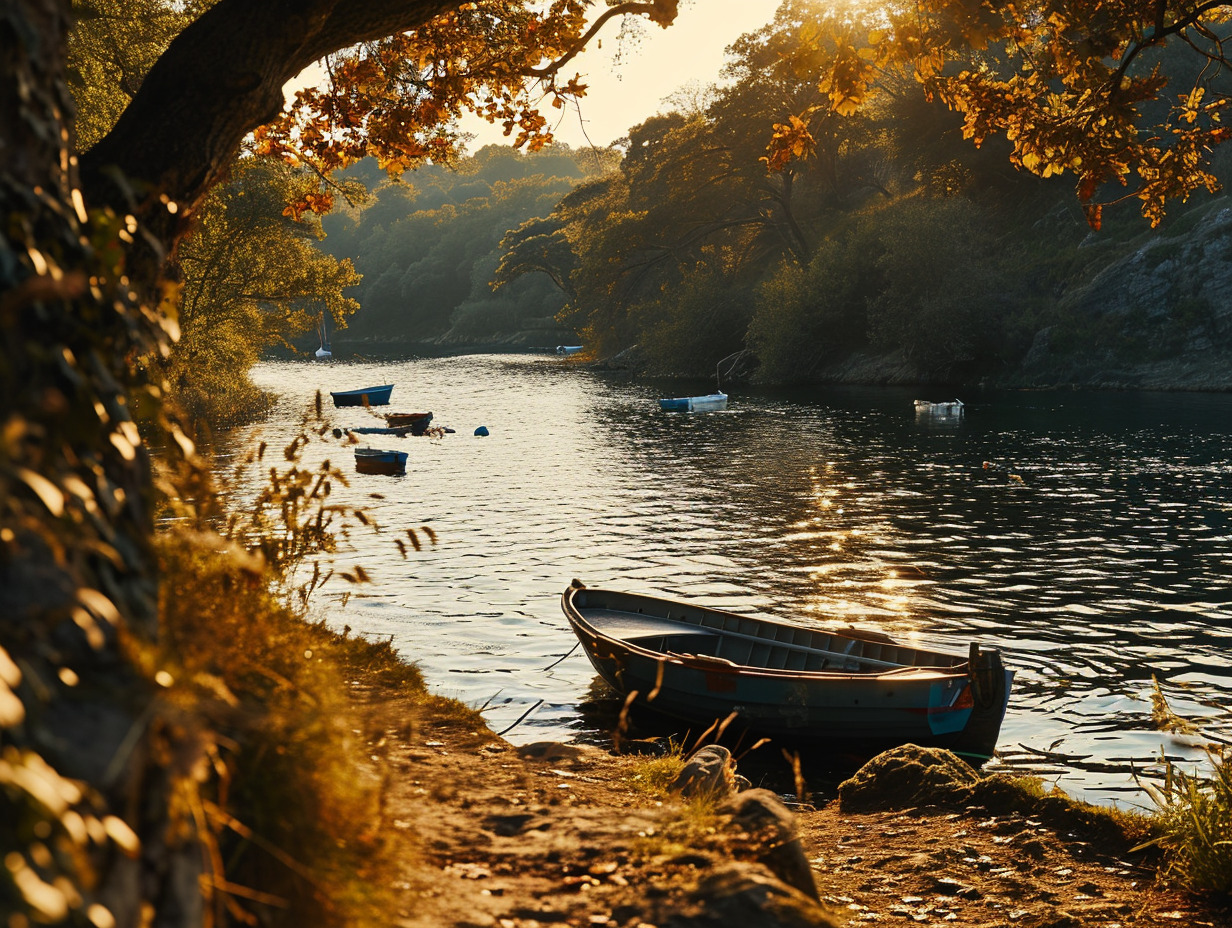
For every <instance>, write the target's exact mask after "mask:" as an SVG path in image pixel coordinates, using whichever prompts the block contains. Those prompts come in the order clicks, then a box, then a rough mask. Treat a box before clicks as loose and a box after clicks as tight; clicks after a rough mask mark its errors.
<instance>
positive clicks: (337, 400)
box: [329, 383, 394, 406]
mask: <svg viewBox="0 0 1232 928" xmlns="http://www.w3.org/2000/svg"><path fill="white" fill-rule="evenodd" d="M393 392H394V385H393V384H392V383H387V384H385V385H384V386H381V387H363V388H362V389H359V390H338V391H334V390H331V391H330V393H329V395H330V396H331V397H333V400H334V405H335V406H388V405H389V395H390V394H391V393H393Z"/></svg>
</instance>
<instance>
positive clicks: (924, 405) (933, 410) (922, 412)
mask: <svg viewBox="0 0 1232 928" xmlns="http://www.w3.org/2000/svg"><path fill="white" fill-rule="evenodd" d="M965 408H966V407H965V406H964V405H963V401H962V400H947V401H946V402H944V403H933V402H931V401H929V400H916V401H915V414H916V415H917V416H935V417H937V418H943V419H957V418H958V417H959V416H961V415H962V414H963V410H964V409H965Z"/></svg>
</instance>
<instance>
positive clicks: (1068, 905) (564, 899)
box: [370, 719, 1232, 928]
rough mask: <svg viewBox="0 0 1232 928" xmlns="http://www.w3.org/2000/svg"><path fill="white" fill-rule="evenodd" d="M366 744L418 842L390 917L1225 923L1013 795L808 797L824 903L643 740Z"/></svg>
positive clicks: (426, 920)
mask: <svg viewBox="0 0 1232 928" xmlns="http://www.w3.org/2000/svg"><path fill="white" fill-rule="evenodd" d="M370 750H371V757H372V759H373V761H374V763H375V764H376V767H377V769H378V772H380V773H381V774H382V775H383V777H384V779H385V781H386V784H387V790H386V797H387V798H386V803H385V809H384V825H385V828H386V830H387V832H389V833H391V834H395V835H396V836H397V837H398V838H399V840H400V841H401V840H402V839H405V846H406V848H407V850H406V851H405V852H404V857H403V860H404V866H403V873H402V875H401V879H400V880H399V881H398V882H397V884H396V885H395V887H394V889H395V890H396V891H397V899H398V906H397V911H396V912H391V913H390V917H389V922H390V924H392V925H397V926H400V928H446V926H456V928H479V926H482V928H492V926H498V928H540V926H557V925H560V926H577V928H583V926H586V928H596V926H612V928H686V926H689V928H692V926H697V928H702V926H733V928H773V926H791V928H795V926H807V925H844V924H851V925H863V924H891V925H896V924H902V925H927V926H955V928H968V926H969V928H994V926H997V928H1000V926H1023V928H1076V926H1099V928H1128V926H1136V928H1164V926H1166V928H1180V926H1183V928H1207V926H1232V915H1230V914H1229V911H1228V910H1227V908H1224V907H1221V906H1220V904H1219V903H1217V902H1211V901H1209V900H1200V899H1192V898H1188V897H1186V896H1184V895H1183V894H1180V893H1177V892H1174V891H1170V890H1169V889H1167V888H1166V887H1164V886H1163V885H1162V884H1161V883H1160V882H1158V880H1157V878H1156V871H1155V869H1154V866H1153V864H1152V862H1151V861H1149V860H1144V859H1143V856H1142V854H1136V855H1133V854H1130V855H1126V854H1123V853H1116V852H1114V851H1112V850H1111V849H1109V848H1108V847H1107V846H1101V844H1102V842H1101V840H1100V839H1099V837H1098V836H1097V835H1095V834H1083V833H1078V832H1066V831H1058V830H1057V829H1056V828H1055V827H1052V826H1049V825H1048V824H1045V822H1043V821H1041V820H1038V819H1035V818H1032V817H1030V816H1029V815H1024V814H1022V813H1019V812H1006V813H1004V814H991V813H990V812H989V811H988V810H987V809H986V808H966V809H962V808H960V809H953V808H951V809H944V808H919V807H916V808H907V809H898V810H893V811H880V812H872V813H866V814H845V813H842V812H840V811H839V809H838V805H837V803H830V804H828V805H826V806H824V807H822V808H818V809H815V810H810V809H808V808H807V807H806V808H805V809H803V810H802V811H800V812H799V813H798V814H797V818H796V828H797V832H798V834H799V837H800V839H801V841H802V844H803V851H804V855H805V856H806V857H807V860H808V862H809V864H810V865H811V867H812V872H813V877H814V881H815V883H816V887H817V891H818V895H819V897H820V901H819V902H815V901H814V900H812V899H810V898H809V897H808V896H807V895H806V894H805V893H802V892H800V891H798V890H796V889H792V888H790V887H788V886H786V885H785V884H784V883H782V882H781V881H780V880H779V879H777V878H776V877H775V874H773V873H772V872H771V871H770V870H769V869H768V868H767V867H766V866H764V865H763V864H761V863H758V862H757V859H758V858H759V857H764V856H765V848H764V847H761V846H758V844H757V841H756V840H755V839H752V838H750V837H748V836H747V835H745V834H743V833H742V832H741V831H740V830H739V829H734V828H732V827H730V826H728V825H726V824H725V821H724V819H723V818H722V817H721V816H713V817H711V818H709V819H707V818H705V817H703V818H702V819H701V820H700V821H699V820H698V819H697V817H696V816H693V817H692V818H691V817H690V816H689V815H688V814H687V813H686V806H685V804H683V803H677V802H674V801H668V802H656V801H655V800H654V799H652V798H650V797H648V796H647V795H646V794H645V793H644V792H640V791H637V790H635V789H633V788H632V786H631V785H630V783H629V780H628V778H629V777H630V776H632V774H633V773H634V772H635V771H636V769H637V766H638V764H639V763H641V760H640V759H639V758H636V757H628V756H616V755H612V754H609V753H607V752H605V751H603V750H601V749H598V748H594V747H588V746H577V745H559V744H538V745H529V746H526V747H522V748H515V747H513V746H511V745H509V744H508V743H506V742H504V741H502V740H501V739H499V738H497V737H496V736H494V735H493V734H491V733H490V732H488V731H486V730H482V731H476V730H474V729H473V728H472V727H471V726H470V725H468V724H467V723H465V722H459V721H457V720H452V721H450V720H442V719H438V720H432V719H421V720H420V721H419V722H418V723H417V724H415V725H413V726H410V727H405V726H403V727H399V728H398V729H396V730H395V729H392V728H391V729H387V730H386V731H385V733H384V736H383V737H382V738H381V739H380V740H379V743H374V744H373V745H371V746H370Z"/></svg>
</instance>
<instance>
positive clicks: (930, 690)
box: [562, 587, 1013, 761]
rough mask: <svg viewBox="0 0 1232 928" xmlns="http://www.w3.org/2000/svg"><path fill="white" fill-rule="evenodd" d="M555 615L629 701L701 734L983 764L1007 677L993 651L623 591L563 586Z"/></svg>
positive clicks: (992, 739)
mask: <svg viewBox="0 0 1232 928" xmlns="http://www.w3.org/2000/svg"><path fill="white" fill-rule="evenodd" d="M562 608H563V609H564V612H565V615H566V617H567V618H568V620H569V623H570V626H571V627H572V628H573V631H574V633H575V634H576V635H577V637H578V640H579V641H580V642H581V643H582V647H583V648H584V649H585V651H586V655H587V657H588V658H589V659H590V662H591V664H592V666H594V668H595V670H596V671H597V672H598V673H599V675H600V676H601V677H603V679H604V680H605V681H606V682H607V683H608V684H609V685H611V686H612V687H613V688H614V689H616V690H617V691H618V692H620V693H622V694H624V695H625V696H628V695H629V694H630V693H636V695H635V696H634V698H633V702H634V705H636V706H641V707H643V708H645V709H649V710H652V711H653V712H655V713H656V714H658V715H660V716H664V717H668V718H672V719H676V720H679V721H682V722H686V723H689V724H690V725H691V726H700V727H702V728H704V727H706V726H709V725H711V724H712V723H714V722H716V721H719V722H721V721H722V720H723V719H726V718H727V717H728V716H730V715H732V714H733V713H734V714H735V719H736V723H737V725H738V727H743V728H746V729H748V730H750V731H752V732H754V733H756V734H761V735H767V736H770V737H771V738H774V739H776V740H779V741H782V742H787V743H792V744H797V745H800V746H803V747H809V746H815V745H818V744H825V745H826V746H827V747H834V748H836V749H842V750H844V751H855V752H863V753H867V754H872V753H877V752H878V751H881V750H885V749H886V748H890V747H894V746H897V745H900V744H908V743H913V744H920V745H927V746H935V747H946V748H950V749H952V750H954V751H956V752H959V753H961V754H964V755H967V756H969V757H971V758H973V759H976V760H979V761H982V760H986V759H987V758H988V757H990V756H991V755H992V752H993V750H994V748H995V746H996V740H997V735H998V733H999V731H1000V727H1001V721H1002V719H1003V718H1004V715H1005V709H1006V705H1007V702H1008V698H1009V689H1010V685H1011V681H1012V677H1013V674H1012V672H1010V671H1008V670H1006V669H1005V668H1004V666H1003V665H1002V664H1001V660H1000V656H999V655H998V654H997V652H995V651H980V650H978V649H974V650H973V654H969V655H968V656H967V657H965V658H964V657H962V656H958V655H950V654H944V653H941V652H934V651H926V650H923V649H917V648H911V647H908V646H905V645H901V644H898V643H897V642H894V641H892V640H890V639H888V638H886V637H885V636H881V635H877V634H876V633H871V634H870V633H863V632H859V631H857V630H853V631H852V632H851V633H840V632H831V631H828V630H824V629H808V628H802V627H799V626H792V625H789V624H787V623H783V622H778V621H773V620H763V619H758V618H755V617H751V616H740V615H736V614H735V613H728V612H723V611H721V610H716V609H708V608H705V607H701V606H696V605H693V604H689V603H679V602H673V601H671V600H663V599H658V598H655V597H649V596H640V595H638V594H632V593H620V592H616V591H610V590H589V589H585V588H581V589H578V588H574V587H571V588H570V589H569V590H566V591H565V594H564V596H563V597H562ZM976 654H978V656H975V655H976ZM725 655H726V656H725ZM874 655H876V656H874ZM973 657H974V661H973V660H972V658H973ZM751 661H755V662H756V663H751ZM771 664H781V665H782V666H769V665H771ZM972 666H974V667H975V670H974V672H973V671H972V669H971V668H972Z"/></svg>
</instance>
